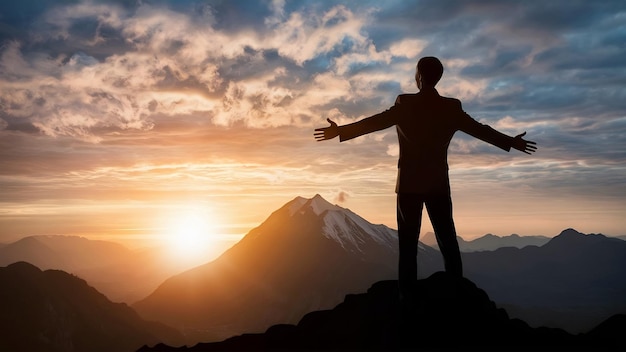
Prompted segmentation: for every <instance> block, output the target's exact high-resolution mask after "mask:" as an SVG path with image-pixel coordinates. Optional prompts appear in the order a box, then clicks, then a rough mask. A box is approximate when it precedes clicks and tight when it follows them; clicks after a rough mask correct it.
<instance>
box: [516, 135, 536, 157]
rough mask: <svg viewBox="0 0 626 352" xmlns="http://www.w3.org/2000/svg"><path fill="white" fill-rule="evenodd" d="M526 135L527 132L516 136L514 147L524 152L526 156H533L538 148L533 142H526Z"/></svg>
mask: <svg viewBox="0 0 626 352" xmlns="http://www.w3.org/2000/svg"><path fill="white" fill-rule="evenodd" d="M525 135H526V132H524V133H522V134H518V135H517V136H515V138H513V145H512V147H513V148H515V149H517V150H519V151H521V152H524V153H526V154H531V153H534V152H536V151H537V146H536V144H537V143H535V142H532V141H527V140H525V139H524V138H522V137H524V136H525Z"/></svg>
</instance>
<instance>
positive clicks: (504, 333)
mask: <svg viewBox="0 0 626 352" xmlns="http://www.w3.org/2000/svg"><path fill="white" fill-rule="evenodd" d="M397 287H398V284H397V282H396V281H381V282H377V283H375V284H374V285H372V287H371V288H370V289H369V290H367V293H362V294H350V295H347V296H346V297H345V300H344V301H343V302H342V303H340V304H339V305H337V306H336V307H335V308H333V309H332V310H325V311H316V312H311V313H309V314H307V315H306V316H304V318H303V319H302V320H300V322H299V323H298V324H297V325H286V324H282V325H275V326H272V327H270V328H269V329H268V330H267V331H266V332H265V333H263V334H244V335H240V336H235V337H232V338H229V339H227V340H225V341H222V342H217V343H201V344H198V345H196V346H193V347H189V348H180V349H178V348H171V347H168V346H167V345H163V344H160V345H157V346H155V347H153V348H149V347H144V348H141V349H140V351H142V352H147V351H177V350H185V351H234V350H245V351H255V350H259V351H261V350H263V351H273V350H276V351H295V350H306V351H321V350H339V351H364V350H368V351H389V350H402V351H409V350H428V351H432V350H444V351H448V350H452V351H468V350H472V351H473V350H476V351H482V350H488V351H526V350H528V351H530V350H541V351H553V350H554V351H569V350H576V351H598V350H620V348H621V349H623V348H624V347H626V343H625V342H624V340H623V338H622V331H623V329H624V328H626V319H625V318H626V316H623V315H616V316H614V317H612V318H611V319H608V320H607V321H605V322H604V323H603V324H601V325H599V326H598V327H597V328H596V329H594V330H593V331H592V332H590V333H589V334H585V335H580V336H574V335H570V334H567V333H566V332H564V331H562V330H559V329H548V328H541V329H532V328H530V327H529V326H528V325H527V324H525V323H524V322H523V321H520V320H516V319H510V318H509V317H508V316H507V313H506V312H505V311H504V310H502V309H498V308H496V306H495V304H494V302H492V301H491V300H490V299H489V297H488V296H487V294H486V293H485V292H484V291H483V290H481V289H479V288H478V287H477V286H476V285H475V284H474V283H472V282H471V281H469V280H467V279H459V278H455V277H451V276H449V275H447V274H445V273H443V272H438V273H435V274H433V275H432V276H430V277H429V278H427V279H424V280H419V281H418V287H419V289H418V290H417V291H416V292H417V296H416V297H414V298H413V301H414V302H418V304H417V305H415V306H411V305H407V304H404V303H403V302H401V301H399V299H398V289H397Z"/></svg>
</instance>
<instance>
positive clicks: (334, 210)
mask: <svg viewBox="0 0 626 352" xmlns="http://www.w3.org/2000/svg"><path fill="white" fill-rule="evenodd" d="M419 251H420V255H419V258H420V264H421V265H420V270H421V273H422V274H423V275H427V274H429V273H432V272H435V271H436V270H437V269H438V268H440V266H441V264H440V263H441V259H440V254H439V253H438V252H437V251H435V250H434V249H432V248H430V247H426V246H421V247H420V249H419ZM397 252H398V248H397V235H396V234H395V231H393V230H391V229H389V228H387V227H386V226H383V225H372V224H370V223H369V222H367V221H366V220H364V219H363V218H361V217H360V216H358V215H356V214H355V213H353V212H351V211H349V210H348V209H344V208H342V207H339V206H337V205H333V204H330V203H329V202H327V201H326V200H324V199H323V198H322V197H321V196H319V195H316V196H314V197H313V198H310V199H306V198H302V197H297V198H295V199H293V200H292V201H290V202H288V203H287V204H285V205H284V206H283V207H281V208H280V209H278V210H276V211H275V212H273V213H272V214H271V215H270V216H269V217H268V218H267V219H266V220H265V221H264V222H263V223H262V224H261V225H259V226H258V227H257V228H255V229H253V230H251V231H250V232H249V233H248V234H247V235H246V236H245V237H244V238H243V239H242V240H241V241H240V242H239V243H237V244H236V245H234V246H233V247H232V248H231V249H229V250H228V251H226V252H225V253H224V254H223V255H222V256H221V257H219V258H218V259H216V260H215V261H213V262H211V263H208V264H206V265H203V266H200V267H197V268H195V269H192V270H189V271H187V272H185V273H182V274H180V275H176V276H174V277H172V278H170V279H168V280H167V281H166V282H164V283H163V284H162V285H161V286H160V287H159V288H158V289H157V290H156V291H155V292H154V293H153V294H151V295H150V296H148V297H147V298H146V299H144V300H142V301H140V302H137V303H136V304H135V305H133V307H134V308H135V309H136V310H137V311H138V312H139V313H140V314H141V315H142V316H143V317H145V318H146V319H149V320H157V321H162V322H166V323H167V324H168V325H172V326H175V327H180V328H181V329H182V327H184V332H185V333H186V334H187V336H189V338H190V341H191V342H199V341H217V340H220V339H224V338H227V337H229V336H232V335H233V334H237V333H241V332H242V331H250V332H260V331H264V330H265V329H267V327H269V326H271V325H273V324H278V323H295V322H297V321H298V320H299V319H300V318H301V317H302V316H303V315H304V314H306V313H308V312H310V311H313V310H319V309H329V308H332V307H333V306H335V305H336V304H337V303H339V302H340V301H341V299H342V298H343V296H344V295H345V294H346V293H349V292H359V291H362V290H366V289H367V287H369V286H370V285H371V284H372V282H375V281H379V280H386V279H393V278H395V276H396V272H397V269H396V266H397V261H398V259H397ZM438 265H439V266H438Z"/></svg>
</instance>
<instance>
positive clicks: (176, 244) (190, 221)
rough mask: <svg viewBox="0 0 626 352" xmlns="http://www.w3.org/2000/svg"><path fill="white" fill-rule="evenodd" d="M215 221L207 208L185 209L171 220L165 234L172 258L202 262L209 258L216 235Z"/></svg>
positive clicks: (179, 260)
mask: <svg viewBox="0 0 626 352" xmlns="http://www.w3.org/2000/svg"><path fill="white" fill-rule="evenodd" d="M215 225H216V224H215V221H214V219H213V216H212V213H211V212H210V211H208V209H206V208H193V209H185V210H184V211H183V212H181V213H178V214H175V216H173V217H172V219H171V220H170V223H169V226H168V227H167V230H166V233H164V234H163V239H164V241H165V245H166V246H167V247H168V249H169V251H170V253H171V256H172V259H173V260H176V261H178V262H185V263H187V262H188V263H191V262H194V263H197V264H201V263H204V262H207V261H208V260H209V257H210V254H211V252H212V242H213V240H214V237H215V228H216V226H215Z"/></svg>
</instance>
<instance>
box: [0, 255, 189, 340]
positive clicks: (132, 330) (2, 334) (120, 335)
mask: <svg viewBox="0 0 626 352" xmlns="http://www.w3.org/2000/svg"><path fill="white" fill-rule="evenodd" d="M0 312H1V313H0V350H2V351H86V352H87V351H88V352H92V351H134V350H136V349H137V348H139V347H141V346H142V345H146V344H148V345H153V344H155V343H157V342H163V341H165V340H168V341H170V342H168V343H170V344H174V345H177V344H180V343H181V341H182V336H181V335H180V333H179V332H177V331H176V330H174V329H172V328H169V327H166V326H164V325H163V324H160V323H154V322H148V321H145V320H143V319H141V318H140V317H139V316H138V315H137V313H135V312H134V311H133V310H132V309H131V308H130V307H129V306H127V305H126V304H122V303H112V302H111V301H109V300H108V299H107V298H106V297H105V296H104V295H102V294H101V293H99V292H98V291H96V290H95V289H94V288H93V287H91V286H89V285H87V283H86V282H85V281H84V280H82V279H79V278H77V277H75V276H72V275H70V274H67V273H66V272H63V271H60V270H47V271H41V270H40V269H39V268H37V267H35V266H34V265H32V264H29V263H25V262H17V263H14V264H11V265H9V266H7V267H1V268H0Z"/></svg>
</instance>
